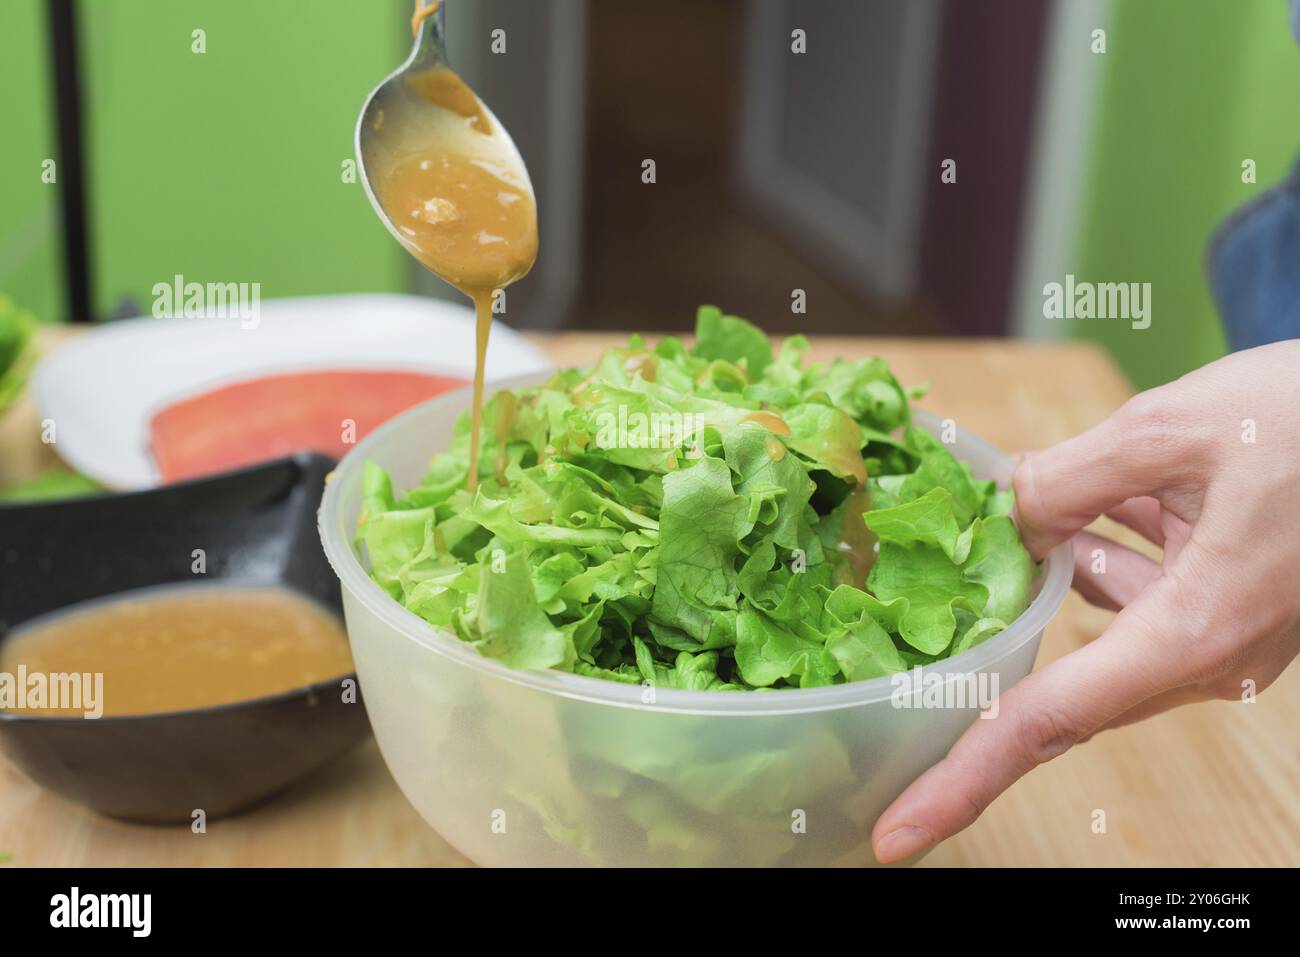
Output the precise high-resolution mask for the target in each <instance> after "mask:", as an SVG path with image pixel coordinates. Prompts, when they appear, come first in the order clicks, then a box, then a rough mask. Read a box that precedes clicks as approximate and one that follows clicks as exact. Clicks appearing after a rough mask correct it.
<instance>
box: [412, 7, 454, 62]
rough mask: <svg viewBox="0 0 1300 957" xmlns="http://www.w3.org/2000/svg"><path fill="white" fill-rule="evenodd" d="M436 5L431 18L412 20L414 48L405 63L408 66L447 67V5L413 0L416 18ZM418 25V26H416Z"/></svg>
mask: <svg viewBox="0 0 1300 957" xmlns="http://www.w3.org/2000/svg"><path fill="white" fill-rule="evenodd" d="M435 3H437V4H438V9H437V11H436V12H435V13H434V14H433V16H426V17H425V18H424V19H422V20H418V21H417V20H412V25H413V26H415V47H414V49H412V51H411V57H410V59H409V60H408V61H407V63H408V66H415V67H422V68H424V67H435V66H447V65H448V64H447V40H446V36H447V34H446V22H447V19H446V18H447V5H446V4H445V3H442V2H441V0H415V9H416V17H417V18H418V17H419V15H420V12H421V11H423V10H425V9H427V8H428V7H429V6H431V5H432V4H435ZM417 24H418V25H417Z"/></svg>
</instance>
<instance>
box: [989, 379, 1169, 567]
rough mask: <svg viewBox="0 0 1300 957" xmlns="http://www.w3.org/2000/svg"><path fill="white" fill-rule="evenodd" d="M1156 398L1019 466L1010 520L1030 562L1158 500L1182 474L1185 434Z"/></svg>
mask: <svg viewBox="0 0 1300 957" xmlns="http://www.w3.org/2000/svg"><path fill="white" fill-rule="evenodd" d="M1159 392H1160V390H1155V391H1153V392H1146V393H1143V394H1142V395H1139V396H1136V397H1135V398H1133V399H1131V400H1130V401H1129V402H1128V403H1126V404H1125V405H1124V406H1123V407H1122V408H1121V409H1120V410H1119V411H1117V412H1116V413H1115V414H1114V415H1112V416H1111V417H1110V418H1108V419H1106V420H1105V421H1104V422H1102V423H1100V424H1099V425H1096V426H1094V427H1093V428H1091V429H1089V430H1088V431H1086V432H1084V433H1082V434H1081V435H1077V436H1075V437H1074V438H1072V439H1067V440H1066V441H1064V442H1061V443H1059V444H1057V445H1054V446H1052V447H1051V448H1048V449H1044V450H1043V451H1041V452H1035V453H1032V454H1029V455H1026V456H1025V457H1024V459H1022V460H1021V462H1020V465H1019V466H1018V467H1017V468H1016V471H1015V474H1014V475H1013V476H1012V486H1013V487H1014V488H1015V492H1016V512H1015V519H1016V524H1017V525H1018V526H1019V528H1020V533H1021V536H1022V537H1023V538H1024V541H1025V546H1026V547H1027V548H1028V549H1029V550H1030V552H1032V553H1033V554H1034V555H1035V557H1039V558H1041V557H1042V556H1043V555H1045V554H1046V553H1047V552H1049V551H1051V550H1052V548H1054V547H1055V546H1057V545H1059V544H1060V543H1061V542H1063V541H1065V540H1066V539H1067V538H1069V537H1070V536H1072V535H1073V534H1074V533H1075V532H1077V531H1079V530H1080V529H1081V528H1083V527H1084V526H1086V525H1088V524H1090V523H1091V522H1093V521H1094V520H1095V519H1096V518H1097V517H1098V516H1099V515H1101V514H1102V513H1104V512H1107V511H1110V510H1111V509H1114V508H1117V507H1118V506H1120V505H1122V504H1123V503H1124V502H1126V501H1128V500H1129V499H1132V498H1138V497H1140V496H1148V495H1149V496H1154V497H1156V498H1159V497H1160V492H1161V491H1162V490H1163V489H1165V488H1166V487H1168V486H1169V485H1170V484H1171V483H1172V482H1174V481H1176V480H1177V479H1178V478H1179V477H1181V476H1182V475H1183V474H1184V473H1185V472H1186V470H1187V469H1188V467H1189V466H1188V454H1187V453H1188V440H1189V438H1190V435H1191V432H1190V429H1189V428H1188V427H1186V426H1185V425H1184V424H1183V422H1182V421H1181V417H1180V416H1179V415H1178V414H1177V412H1176V411H1175V410H1173V409H1171V407H1170V405H1169V403H1168V402H1167V401H1166V400H1164V399H1163V398H1162V396H1161V395H1160V394H1159Z"/></svg>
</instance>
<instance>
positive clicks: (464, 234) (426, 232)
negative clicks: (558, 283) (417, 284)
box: [374, 0, 537, 489]
mask: <svg viewBox="0 0 1300 957" xmlns="http://www.w3.org/2000/svg"><path fill="white" fill-rule="evenodd" d="M438 5H439V4H438V3H436V2H435V3H432V4H430V5H429V6H427V7H421V6H420V4H419V0H416V9H415V16H414V18H413V19H412V22H411V27H412V30H413V32H416V33H418V32H419V28H420V24H421V23H422V22H423V21H424V20H425V19H427V18H428V17H430V16H432V15H433V13H434V12H436V10H437V7H438ZM407 82H408V84H409V85H410V88H411V89H412V90H413V91H414V92H415V93H417V94H418V95H419V96H420V97H421V98H422V99H423V100H424V101H425V102H427V103H428V104H429V105H430V106H431V107H434V115H433V122H431V123H430V125H429V130H428V135H427V137H426V138H425V140H424V142H423V143H420V144H417V145H415V146H414V147H413V148H412V149H410V150H409V151H407V152H406V153H405V154H404V155H401V156H398V157H395V158H394V159H393V161H392V162H391V163H390V164H389V165H388V166H387V168H385V169H378V170H376V171H375V176H374V183H375V193H376V196H377V198H378V200H379V203H380V205H381V206H383V208H384V210H385V212H386V213H387V214H388V218H389V220H390V221H391V222H392V224H393V226H394V227H395V228H396V230H397V232H398V235H399V236H400V238H401V240H402V243H403V244H404V245H405V246H406V248H407V249H408V250H410V252H411V254H412V255H414V256H415V258H416V259H418V260H419V261H420V262H421V263H422V264H423V265H424V266H425V268H427V269H428V270H429V271H430V272H432V273H433V274H434V275H436V276H438V277H439V278H441V279H443V280H445V281H446V282H447V283H449V284H450V285H452V286H454V287H455V288H456V289H458V290H460V291H461V292H463V293H464V294H465V295H467V296H468V297H469V298H470V299H471V300H472V301H473V303H474V317H475V319H474V325H475V337H474V338H475V356H474V398H473V405H472V406H471V413H470V416H471V427H472V435H471V446H470V467H469V482H468V484H469V488H471V489H473V488H475V487H476V486H477V484H478V468H479V451H480V446H481V444H482V442H481V435H480V432H481V429H482V420H483V366H484V361H485V359H486V357H487V346H488V336H489V334H490V333H491V331H492V306H493V301H494V298H495V294H496V292H497V290H499V289H503V288H504V287H506V286H508V285H509V284H510V283H512V282H514V281H515V280H517V279H520V278H522V277H523V276H524V275H525V274H527V272H528V270H530V269H531V268H532V266H533V262H534V261H535V260H536V259H537V204H536V201H535V200H534V199H533V194H532V189H531V187H530V186H529V184H528V183H527V181H526V179H525V178H522V177H520V176H519V175H518V173H517V172H516V169H515V166H514V164H515V163H516V162H517V160H516V159H515V153H514V149H513V147H512V146H511V145H510V143H509V139H508V137H506V136H505V135H504V131H501V130H498V129H497V128H496V125H495V124H493V122H492V120H491V117H490V115H489V114H488V113H487V112H486V111H485V110H484V108H483V105H482V103H481V102H480V100H479V99H478V97H477V96H475V95H474V91H473V90H471V89H470V88H469V87H468V86H466V85H465V82H464V81H463V80H461V78H460V77H459V76H457V75H456V74H455V73H453V72H452V71H451V70H449V69H447V68H446V67H436V68H434V69H431V70H427V71H424V72H423V73H418V74H416V75H414V76H412V77H411V78H409V79H408V81H407Z"/></svg>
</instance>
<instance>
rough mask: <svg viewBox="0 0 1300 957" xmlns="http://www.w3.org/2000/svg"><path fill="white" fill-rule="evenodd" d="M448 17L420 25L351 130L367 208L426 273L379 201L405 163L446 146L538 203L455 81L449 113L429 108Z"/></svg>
mask: <svg viewBox="0 0 1300 957" xmlns="http://www.w3.org/2000/svg"><path fill="white" fill-rule="evenodd" d="M445 14H446V8H445V7H440V8H439V9H438V12H437V13H436V14H435V15H433V16H430V17H427V18H425V19H424V20H423V21H421V22H420V23H419V24H418V26H417V27H416V35H415V43H414V45H413V46H412V48H411V53H410V56H408V57H407V58H406V61H405V62H404V63H403V64H402V65H401V66H400V67H398V68H397V69H396V70H395V71H393V73H391V74H390V75H389V76H388V77H387V78H386V79H385V80H384V81H383V82H382V83H380V84H379V85H378V86H376V87H375V88H374V89H373V90H371V91H370V95H369V96H368V97H366V101H365V104H364V105H363V106H362V107H361V115H360V116H359V117H358V118H357V127H356V154H357V166H358V169H359V170H360V173H361V182H362V185H363V186H364V187H365V190H366V196H368V197H369V198H370V204H371V205H372V206H373V207H374V209H375V212H376V213H377V214H378V215H379V218H380V220H381V221H382V222H383V224H384V225H385V226H386V227H387V228H388V231H389V232H390V233H391V234H392V235H393V237H394V238H395V239H396V240H397V241H398V242H400V243H401V244H402V245H403V246H405V247H406V248H407V249H408V250H411V251H412V252H414V253H415V254H416V256H417V258H420V259H422V261H425V264H426V265H429V263H428V262H427V260H425V259H424V258H423V257H421V256H420V255H419V253H418V251H417V250H416V248H415V247H414V244H413V243H412V239H411V237H410V236H409V235H407V234H405V233H403V231H402V230H401V229H399V228H398V226H397V225H396V224H395V223H394V221H393V217H392V216H391V215H390V211H389V210H387V209H385V207H384V204H383V202H382V200H381V199H380V195H379V183H380V182H381V181H382V180H383V179H384V177H385V176H386V175H388V173H389V172H391V171H392V170H393V169H394V168H395V167H396V166H398V164H400V163H401V162H402V161H403V160H406V159H408V158H410V157H412V156H414V155H416V154H418V153H421V152H423V151H427V150H428V149H429V147H430V146H431V145H433V144H438V145H442V144H445V145H446V146H447V147H448V148H449V149H450V150H454V151H456V152H462V153H465V154H467V155H472V156H474V157H476V161H477V162H479V163H481V164H484V165H485V166H490V167H491V168H492V169H493V170H494V171H495V172H497V173H498V174H499V175H500V176H501V178H502V179H506V180H508V181H510V183H511V184H512V185H515V186H517V187H518V188H520V189H523V190H524V191H526V192H527V194H528V196H529V198H530V199H532V200H533V201H534V202H536V195H535V193H534V190H533V184H532V181H531V180H530V179H529V177H528V169H527V167H526V166H525V165H524V159H523V156H522V155H521V154H520V152H519V149H518V147H516V146H515V142H514V140H513V139H511V137H510V133H509V132H508V131H507V130H506V128H505V126H504V125H503V124H502V123H501V122H500V121H499V120H497V118H496V116H495V114H493V113H492V111H491V110H490V109H489V108H488V106H487V104H485V103H484V102H483V101H482V100H481V99H479V98H478V97H477V96H476V95H475V94H474V93H473V91H471V90H470V89H469V87H467V86H465V85H464V84H462V83H459V81H457V85H456V88H455V93H456V94H457V98H456V102H455V103H454V105H453V106H452V107H450V108H449V106H447V105H445V103H446V102H447V100H442V102H443V104H444V105H439V103H436V102H433V101H432V100H431V94H430V80H431V79H436V78H437V77H438V75H439V72H440V71H447V72H448V73H450V66H449V65H448V59H447V49H446V44H445V33H444V25H445ZM452 76H453V77H454V74H452ZM439 99H442V98H439ZM484 133H487V134H488V135H483V134H484ZM430 268H432V266H430ZM434 271H435V272H437V271H438V270H434ZM439 275H440V276H441V278H443V279H446V280H448V281H451V282H452V284H453V285H457V282H456V281H454V280H456V279H457V278H459V277H452V276H446V275H442V274H441V273H439Z"/></svg>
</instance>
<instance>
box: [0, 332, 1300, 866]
mask: <svg viewBox="0 0 1300 957" xmlns="http://www.w3.org/2000/svg"><path fill="white" fill-rule="evenodd" d="M534 338H535V341H537V342H538V343H539V344H540V345H541V346H542V347H543V348H544V349H546V350H547V352H549V353H550V354H551V356H552V357H553V358H554V359H555V361H556V362H557V363H559V364H562V365H569V364H581V363H584V362H587V361H590V360H591V359H592V358H594V357H595V356H596V355H598V354H599V353H600V351H601V350H603V349H604V348H605V347H606V346H608V345H610V344H613V343H615V342H621V341H622V339H623V337H619V336H607V335H594V334H580V333H564V334H558V335H549V336H541V335H539V336H535V337H534ZM813 353H814V356H815V357H816V358H822V359H826V358H831V357H834V356H837V355H840V356H845V357H860V356H865V355H871V354H878V355H883V356H885V357H887V358H888V359H889V361H890V363H891V364H892V366H893V368H894V369H895V371H896V373H897V374H898V377H899V378H900V379H901V380H902V381H903V382H904V383H909V384H910V383H916V382H921V381H929V382H931V383H933V388H932V390H931V392H930V394H929V395H928V396H927V397H926V398H925V399H924V400H923V401H922V402H921V403H920V404H921V406H922V407H924V408H927V409H930V410H932V411H934V412H937V413H940V414H942V415H944V416H946V417H952V418H954V419H955V420H956V421H957V422H958V424H959V425H960V426H962V427H963V428H966V429H969V430H971V431H973V432H975V433H977V434H979V435H981V436H983V437H984V438H986V439H988V440H989V441H991V442H993V443H994V444H995V445H997V446H999V447H1001V448H1004V449H1009V450H1016V449H1026V448H1037V447H1041V446H1044V445H1047V444H1050V443H1052V442H1056V441H1059V440H1060V439H1064V438H1066V437H1068V436H1070V435H1073V434H1075V433H1077V432H1079V431H1081V430H1083V429H1085V428H1087V427H1088V426H1090V425H1093V424H1094V423H1096V422H1098V421H1100V420H1101V419H1103V418H1105V417H1106V416H1107V415H1108V414H1109V413H1110V412H1112V411H1113V410H1114V409H1115V408H1116V407H1118V406H1119V405H1120V403H1121V402H1123V400H1124V399H1125V398H1126V397H1127V396H1128V395H1129V392H1130V388H1129V386H1128V385H1127V383H1126V382H1125V381H1124V379H1123V377H1122V376H1121V375H1120V373H1119V372H1118V370H1117V369H1116V368H1115V366H1114V365H1113V363H1112V362H1111V361H1110V360H1109V359H1108V358H1107V357H1106V355H1105V354H1104V353H1102V352H1101V351H1099V350H1098V349H1096V348H1093V347H1091V346H1088V345H1083V344H1078V343H1071V344H1056V345H1037V344H1030V343H1011V342H1003V341H960V342H958V341H949V340H926V341H917V340H905V339H851V338H836V339H825V338H824V339H821V340H819V341H817V342H815V343H814V348H813ZM51 456H52V452H51V450H50V449H49V448H48V447H45V446H42V445H41V444H40V442H39V438H38V428H37V416H36V414H35V410H34V409H33V408H32V407H31V406H30V405H29V404H27V405H20V406H19V407H18V408H16V409H14V410H12V411H11V413H10V414H9V415H8V416H7V417H6V418H5V419H4V420H3V421H0V481H3V480H7V479H13V478H18V477H22V476H24V475H30V474H31V473H32V472H33V471H35V470H36V469H38V468H40V467H42V466H44V465H47V464H49V463H50V462H51V461H52V457H51ZM1108 531H1113V527H1112V528H1110V529H1108ZM1125 540H1126V541H1128V542H1130V543H1131V542H1132V538H1131V537H1128V536H1126V537H1125ZM1111 617H1112V616H1111V615H1110V614H1109V613H1107V612H1103V611H1099V610H1097V609H1094V608H1091V607H1089V606H1088V605H1086V604H1085V603H1084V602H1083V601H1082V600H1081V599H1079V598H1078V596H1077V595H1073V594H1071V595H1070V597H1069V599H1068V600H1067V601H1066V604H1065V606H1064V608H1063V609H1062V610H1061V613H1060V614H1059V615H1058V616H1057V617H1056V618H1055V619H1054V620H1053V622H1052V623H1051V625H1050V626H1049V627H1048V629H1047V634H1046V636H1045V638H1044V640H1043V645H1042V650H1041V651H1040V653H1039V663H1040V664H1042V663H1045V662H1047V661H1050V660H1052V659H1054V658H1058V657H1060V656H1061V655H1064V654H1067V653H1069V652H1070V651H1071V650H1073V649H1075V648H1077V647H1078V646H1080V645H1082V644H1083V643H1085V642H1087V641H1089V640H1091V639H1092V638H1094V637H1096V636H1097V635H1098V634H1100V632H1101V631H1102V630H1103V629H1104V628H1105V627H1106V625H1107V623H1108V622H1109V620H1110V618H1111ZM1297 728H1300V669H1297V668H1295V667H1293V668H1291V669H1290V670H1289V671H1288V672H1287V673H1286V674H1284V675H1283V676H1282V677H1281V678H1280V679H1279V680H1278V681H1277V683H1276V684H1275V685H1274V686H1273V687H1272V688H1270V689H1269V691H1268V692H1267V693H1266V694H1264V695H1262V696H1261V697H1260V698H1259V699H1258V701H1257V702H1256V703H1255V704H1250V705H1247V704H1237V703H1230V702H1215V703H1210V704H1203V705H1197V706H1194V707H1190V708H1184V709H1181V710H1178V711H1174V712H1171V713H1168V714H1165V715H1162V716H1160V717H1157V718H1155V719H1153V720H1151V721H1147V722H1145V723H1143V724H1141V725H1137V726H1133V727H1129V728H1123V729H1120V730H1117V731H1111V732H1107V733H1105V734H1102V735H1099V736H1098V737H1097V738H1095V739H1093V740H1092V741H1090V742H1088V743H1087V744H1084V745H1081V746H1079V747H1077V748H1075V749H1073V750H1072V751H1070V752H1069V753H1068V754H1066V755H1065V756H1063V757H1061V758H1058V759H1057V760H1055V761H1053V762H1051V763H1050V764H1048V765H1046V766H1044V767H1042V768H1039V769H1038V770H1036V771H1034V772H1032V773H1031V774H1030V775H1028V776H1027V777H1026V778H1024V779H1023V780H1022V781H1020V782H1019V783H1018V784H1016V785H1015V786H1014V787H1013V788H1012V789H1011V790H1010V791H1008V792H1007V793H1006V794H1005V795H1003V796H1002V797H1001V798H999V799H998V800H997V801H996V802H995V803H994V805H993V806H992V807H991V808H990V809H989V810H988V811H987V812H986V813H985V814H984V816H983V817H982V818H981V819H980V820H979V821H978V822H977V823H976V824H975V825H974V826H973V827H971V828H970V829H968V830H967V831H965V832H964V833H963V834H961V835H959V836H957V837H955V838H953V839H952V840H950V841H948V842H946V843H945V844H943V845H942V846H940V847H939V848H937V849H936V850H935V851H934V852H933V853H931V854H930V855H929V857H927V858H926V860H925V861H924V863H923V865H922V866H942V865H1030V866H1036V865H1062V864H1063V865H1078V866H1089V865H1119V866H1126V865H1169V866H1184V865H1192V866H1195V865H1290V866H1294V865H1296V864H1300V737H1298V736H1297V734H1296V729H1297ZM1099 809H1100V810H1103V811H1105V813H1106V818H1107V821H1108V827H1107V830H1106V833H1104V834H1096V833H1093V827H1092V824H1093V819H1094V812H1095V811H1096V810H1099ZM4 855H7V856H8V858H9V860H10V861H11V863H12V865H15V866H22V865H33V866H49V865H92V866H114V865H189V864H195V865H198V864H202V865H272V864H279V865H439V866H460V865H465V864H467V863H468V862H467V861H466V860H465V859H464V858H463V857H462V856H461V855H460V854H458V853H457V852H456V851H455V850H454V849H453V848H452V847H451V846H450V845H449V844H447V842H446V841H444V840H443V839H442V838H441V837H439V835H438V834H437V833H435V832H434V831H433V830H432V829H431V828H429V827H427V826H426V825H425V824H424V823H423V821H422V820H421V819H420V818H419V816H418V815H417V814H416V813H415V811H414V810H413V809H412V808H411V807H410V805H409V804H407V802H406V800H405V799H404V798H403V797H402V795H401V793H400V792H399V791H398V789H397V786H396V785H395V784H394V782H393V780H392V778H391V777H390V776H389V775H388V772H387V771H386V770H385V768H384V764H383V761H382V760H381V758H380V756H379V753H378V751H377V749H376V747H375V746H374V744H373V742H372V743H369V744H367V745H365V746H363V747H362V748H359V749H358V750H357V751H355V752H353V753H352V754H351V755H349V756H348V757H346V758H344V759H343V760H342V761H340V762H338V763H336V764H335V765H333V766H332V767H330V768H328V769H327V770H325V771H323V772H322V773H320V774H318V775H316V776H315V777H313V778H312V779H310V780H308V781H306V782H303V783H302V784H300V785H299V786H297V787H296V788H294V789H292V790H291V791H289V792H287V793H285V794H283V795H281V796H280V797H278V798H276V799H275V800H273V801H272V802H270V803H269V804H267V805H265V806H263V807H262V808H260V809H258V810H256V811H253V812H251V813H249V814H246V815H243V816H240V817H236V818H233V819H230V820H226V821H213V822H209V826H208V830H207V833H205V834H192V833H191V832H190V830H189V829H188V828H184V827H182V828H152V827H138V826H132V825H125V824H120V823H117V822H115V821H109V820H105V819H103V818H99V817H97V816H95V815H93V814H91V813H90V812H88V811H85V810H83V809H82V808H79V807H77V806H75V805H72V804H68V803H67V802H65V801H63V800H61V799H59V798H57V797H55V796H53V795H51V794H48V793H46V792H44V791H42V790H41V789H39V788H37V787H36V786H35V785H33V784H31V783H30V782H29V781H27V780H26V779H25V778H24V777H23V776H22V775H21V774H20V773H19V772H18V771H16V770H14V769H13V768H12V767H10V766H8V765H7V764H6V763H4V762H3V761H2V760H0V859H3V856H4Z"/></svg>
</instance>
